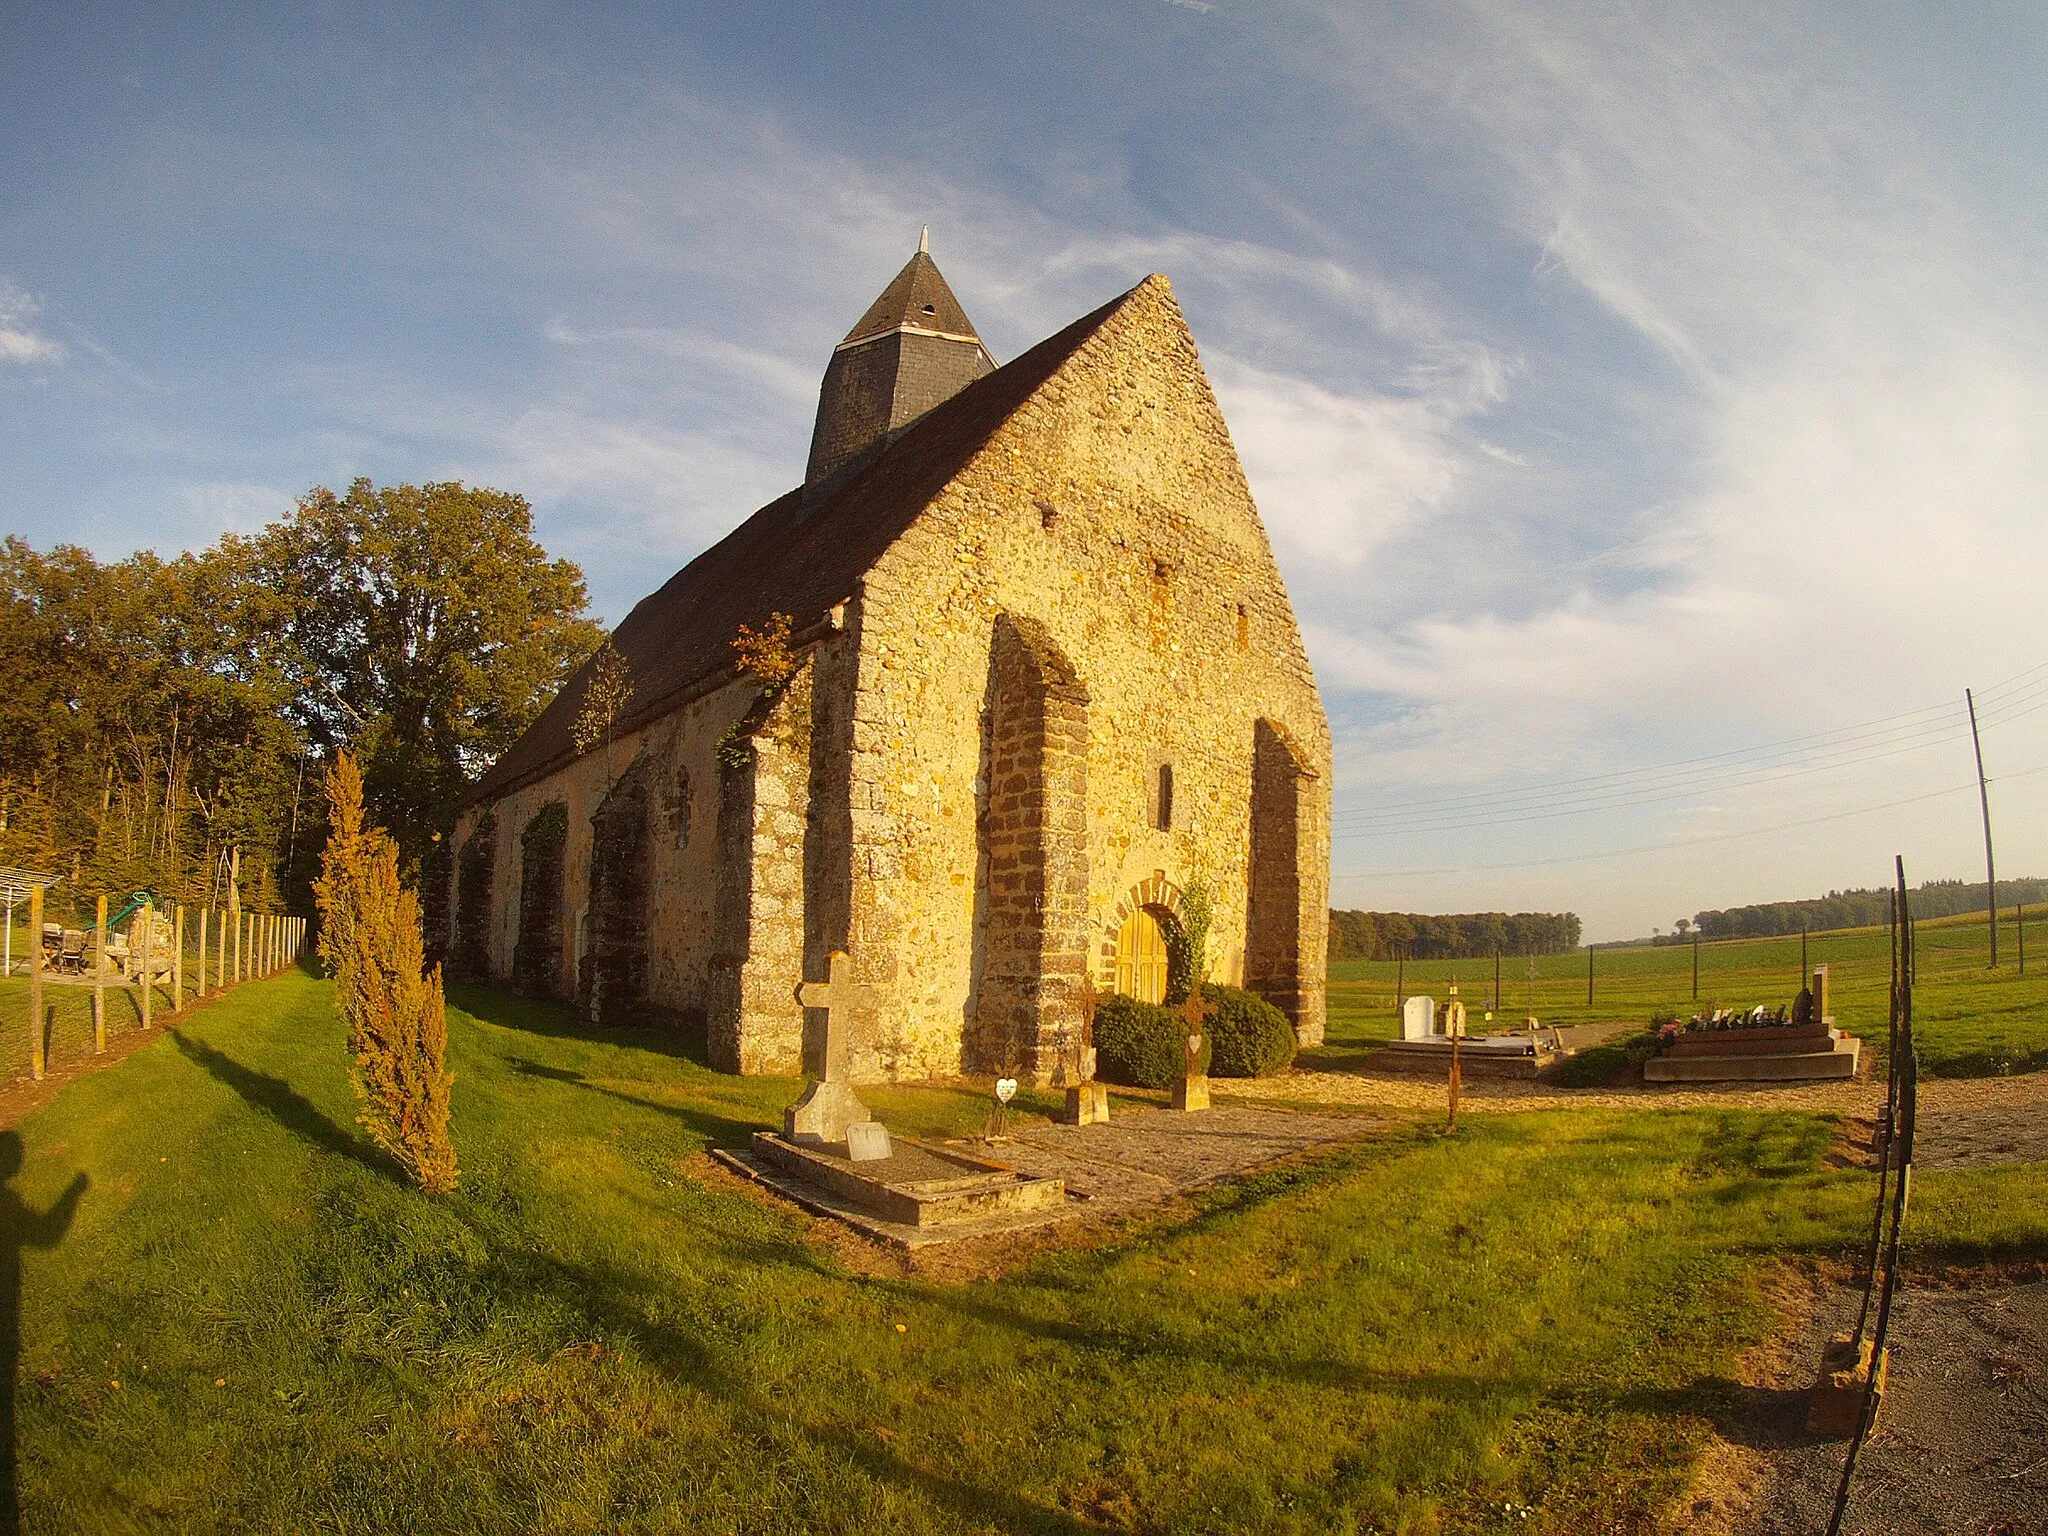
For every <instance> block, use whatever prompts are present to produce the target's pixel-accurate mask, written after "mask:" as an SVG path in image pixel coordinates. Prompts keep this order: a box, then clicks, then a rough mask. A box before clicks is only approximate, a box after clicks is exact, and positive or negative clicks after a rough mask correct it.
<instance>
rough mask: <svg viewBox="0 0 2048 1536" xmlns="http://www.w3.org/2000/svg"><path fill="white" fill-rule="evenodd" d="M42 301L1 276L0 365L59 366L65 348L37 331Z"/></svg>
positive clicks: (60, 343)
mask: <svg viewBox="0 0 2048 1536" xmlns="http://www.w3.org/2000/svg"><path fill="white" fill-rule="evenodd" d="M42 312H43V305H42V301H41V300H39V299H38V298H37V297H36V296H35V295H34V294H32V293H30V292H28V291H27V290H26V289H24V288H22V287H21V286H20V285H18V284H17V283H15V282H14V281H13V280H12V279H10V278H6V277H0V363H16V364H22V365H27V364H33V363H59V362H62V361H63V360H64V345H63V343H62V342H59V341H56V340H54V339H52V338H51V337H49V336H46V335H44V334H43V333H42V332H41V331H38V330H37V329H36V328H35V323H34V322H35V319H36V317H37V316H38V315H40V314H41V313H42Z"/></svg>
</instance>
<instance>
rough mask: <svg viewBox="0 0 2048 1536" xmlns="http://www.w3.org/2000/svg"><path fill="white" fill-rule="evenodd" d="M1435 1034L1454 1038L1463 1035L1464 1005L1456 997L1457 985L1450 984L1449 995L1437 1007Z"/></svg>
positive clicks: (1454, 983)
mask: <svg viewBox="0 0 2048 1536" xmlns="http://www.w3.org/2000/svg"><path fill="white" fill-rule="evenodd" d="M1436 1032H1437V1033H1438V1034H1440V1035H1445V1036H1450V1037H1455V1036H1458V1035H1462V1034H1464V1033H1465V1004H1464V1003H1463V1001H1461V1000H1460V998H1459V997H1458V984H1457V983H1456V982H1455V981H1454V982H1452V983H1451V995H1450V996H1449V997H1448V998H1447V999H1445V1000H1444V1001H1443V1002H1442V1003H1441V1004H1439V1005H1438V1007H1437V1010H1436Z"/></svg>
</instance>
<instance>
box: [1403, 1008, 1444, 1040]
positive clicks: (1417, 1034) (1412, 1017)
mask: <svg viewBox="0 0 2048 1536" xmlns="http://www.w3.org/2000/svg"><path fill="white" fill-rule="evenodd" d="M1435 1033H1436V999H1435V998H1433V997H1411V998H1409V999H1408V1001H1407V1002H1405V1003H1403V1004H1402V1005H1401V1038H1402V1039H1403V1040H1427V1039H1429V1037H1430V1036H1431V1035H1433V1034H1435Z"/></svg>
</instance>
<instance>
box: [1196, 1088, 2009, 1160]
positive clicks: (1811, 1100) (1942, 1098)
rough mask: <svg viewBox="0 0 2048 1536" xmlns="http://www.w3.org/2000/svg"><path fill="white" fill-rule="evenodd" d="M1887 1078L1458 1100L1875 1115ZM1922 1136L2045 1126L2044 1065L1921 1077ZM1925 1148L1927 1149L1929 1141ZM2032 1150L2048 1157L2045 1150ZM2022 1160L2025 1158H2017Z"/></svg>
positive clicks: (1254, 1092) (1467, 1092)
mask: <svg viewBox="0 0 2048 1536" xmlns="http://www.w3.org/2000/svg"><path fill="white" fill-rule="evenodd" d="M1209 1091H1210V1093H1211V1094H1212V1095H1213V1096H1215V1097H1216V1098H1218V1099H1225V1098H1236V1099H1263V1100H1268V1101H1279V1102H1286V1103H1301V1104H1331V1105H1340V1104H1341V1105H1345V1106H1361V1105H1362V1106H1370V1107H1372V1108H1377V1109H1406V1110H1441V1109H1442V1108H1443V1107H1444V1088H1443V1084H1441V1083H1432V1082H1417V1081H1415V1080H1413V1079H1402V1078H1392V1077H1366V1076H1363V1075H1360V1074H1358V1073H1352V1072H1293V1073H1289V1074H1287V1075H1285V1076H1282V1077H1266V1078H1253V1079H1243V1078H1238V1079H1230V1078H1211V1079H1210V1080H1209ZM1884 1092H1885V1085H1884V1083H1883V1081H1882V1080H1877V1081H1865V1082H1836V1083H1788V1084H1785V1085H1783V1086H1779V1087H1770V1086H1763V1087H1759V1086H1757V1085H1754V1084H1747V1083H1730V1084H1712V1085H1708V1084H1698V1085H1693V1086H1689V1087H1685V1088H1664V1087H1647V1086H1646V1087H1636V1088H1558V1087H1553V1086H1552V1085H1550V1084H1548V1083H1529V1082H1489V1081H1484V1080H1479V1081H1472V1082H1468V1083H1466V1084H1465V1087H1464V1091H1463V1093H1462V1094H1461V1095H1460V1097H1459V1105H1460V1107H1461V1108H1462V1109H1464V1110H1466V1111H1467V1112H1469V1113H1475V1114H1485V1113H1489V1112H1490V1113H1496V1114H1508V1113H1516V1112H1519V1111H1522V1110H1531V1109H1797V1110H1807V1111H1810V1112H1813V1113H1819V1114H1835V1115H1853V1116H1858V1117H1867V1116H1870V1115H1874V1114H1876V1113H1877V1111H1878V1110H1879V1109H1880V1108H1881V1107H1882V1106H1883V1104H1884ZM1920 1113H1921V1127H1922V1131H1923V1134H1925V1135H1927V1136H1928V1137H1929V1139H1930V1142H1931V1141H1932V1140H1933V1139H1934V1138H1935V1137H1937V1136H1939V1135H1940V1134H1941V1122H1942V1121H1943V1120H1944V1119H1946V1118H1948V1117H1952V1116H1964V1115H1968V1116H1971V1117H1974V1118H1975V1119H1976V1121H1977V1122H1978V1123H1979V1125H1980V1128H1981V1129H1980V1134H1983V1135H1988V1134H1991V1133H1990V1130H1989V1128H1990V1127H1991V1126H1993V1125H1995V1124H1997V1123H1998V1122H2000V1121H2002V1120H2011V1121H2014V1122H2016V1123H2020V1124H2026V1125H2036V1126H2040V1127H2042V1128H2043V1129H2044V1131H2048V1118H2044V1117H2048V1072H2036V1073H2032V1074H2029V1075H2028V1076H2025V1077H1992V1078H1969V1079H1947V1078H1931V1079H1927V1080H1925V1081H1923V1082H1922V1083H1921V1085H1920ZM1927 1150H1931V1148H1930V1149H1927ZM2034 1155H2035V1156H2036V1157H2040V1156H2044V1155H2048V1154H2044V1153H2041V1152H2036V1153H2035V1154H2034ZM2013 1160H2016V1161H2017V1160H2024V1159H2013Z"/></svg>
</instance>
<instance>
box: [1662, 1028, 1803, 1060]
mask: <svg viewBox="0 0 2048 1536" xmlns="http://www.w3.org/2000/svg"><path fill="white" fill-rule="evenodd" d="M1840 1038H1841V1036H1840V1033H1839V1031H1836V1030H1832V1029H1829V1028H1827V1027H1825V1026H1824V1025H1819V1024H1816V1025H1814V1026H1813V1027H1812V1028H1810V1029H1807V1028H1800V1029H1794V1028H1792V1027H1790V1026H1789V1025H1788V1026H1787V1027H1786V1028H1784V1029H1699V1030H1689V1031H1687V1032H1686V1033H1684V1034H1682V1035H1680V1036H1679V1037H1678V1038H1677V1039H1676V1040H1674V1041H1672V1042H1671V1044H1669V1045H1667V1046H1666V1047H1665V1048H1664V1050H1663V1053H1662V1054H1664V1055H1666V1056H1801V1055H1807V1054H1810V1053H1812V1052H1816V1051H1828V1050H1832V1049H1833V1048H1834V1047H1833V1043H1832V1042H1834V1041H1835V1040H1838V1039H1840Z"/></svg>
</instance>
